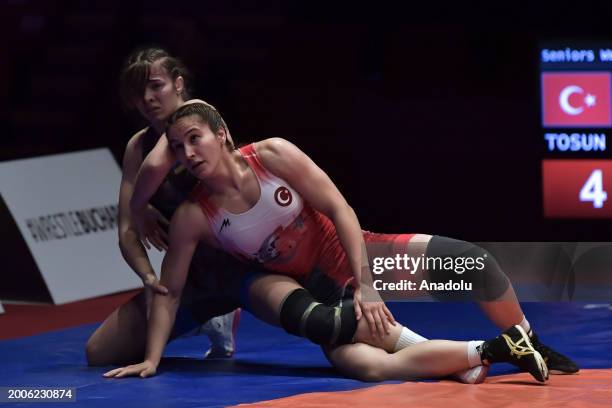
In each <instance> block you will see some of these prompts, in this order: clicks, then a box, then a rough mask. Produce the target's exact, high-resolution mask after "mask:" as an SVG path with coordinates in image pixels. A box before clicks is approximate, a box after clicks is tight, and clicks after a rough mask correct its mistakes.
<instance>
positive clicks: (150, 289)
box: [142, 273, 168, 319]
mask: <svg viewBox="0 0 612 408" xmlns="http://www.w3.org/2000/svg"><path fill="white" fill-rule="evenodd" d="M142 283H143V284H144V288H145V300H146V303H147V319H148V318H149V314H150V313H151V305H152V304H153V296H154V295H155V294H156V293H159V294H160V295H167V294H168V288H166V287H165V286H164V285H162V284H161V283H159V279H157V276H155V275H154V274H152V273H151V274H149V275H147V276H145V278H144V279H143V280H142Z"/></svg>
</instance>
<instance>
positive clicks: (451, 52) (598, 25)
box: [0, 0, 612, 241]
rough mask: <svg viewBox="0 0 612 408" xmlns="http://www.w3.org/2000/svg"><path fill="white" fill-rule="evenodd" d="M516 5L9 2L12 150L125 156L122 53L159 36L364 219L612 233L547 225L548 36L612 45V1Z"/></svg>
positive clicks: (2, 98) (585, 223) (463, 231)
mask: <svg viewBox="0 0 612 408" xmlns="http://www.w3.org/2000/svg"><path fill="white" fill-rule="evenodd" d="M503 3H504V4H503V5H494V4H493V5H492V4H488V3H480V2H461V4H446V3H444V2H435V1H434V2H427V4H419V3H415V4H412V3H407V2H406V3H405V5H404V6H403V7H399V6H397V5H396V4H394V3H387V2H370V3H367V5H359V4H357V3H339V2H331V1H330V2H322V1H309V2H285V1H277V2H258V1H251V2H247V1H233V2H228V1H216V2H210V1H199V2H177V1H175V2H170V1H165V2H161V1H134V2H128V1H126V2H120V1H117V0H107V1H58V0H49V1H43V0H29V1H28V0H4V1H2V3H1V4H2V6H1V7H2V10H1V11H2V17H3V18H2V26H1V27H0V34H1V36H2V38H3V41H2V42H3V44H2V46H0V50H1V52H2V55H1V56H2V58H1V60H0V111H1V112H2V118H1V119H2V123H3V126H2V149H1V156H0V160H10V159H18V158H25V157H31V156H35V155H43V154H54V153H63V152H68V151H76V150H82V149H89V148H96V147H106V146H107V147H109V148H110V149H111V150H112V151H113V153H114V155H115V157H116V158H117V160H118V161H119V162H120V160H121V158H122V155H123V149H124V146H125V144H126V142H127V140H128V139H129V137H130V136H131V135H132V134H133V133H134V132H135V131H136V130H138V129H139V128H140V127H141V126H140V125H141V124H140V123H138V121H137V120H135V118H133V117H131V116H129V115H128V114H126V113H125V112H123V111H122V109H121V106H120V103H119V97H118V86H117V85H118V74H119V71H120V68H121V65H122V62H123V60H124V58H125V57H126V56H127V55H128V53H129V52H130V51H131V50H132V49H134V48H135V47H137V46H142V45H160V46H162V47H165V48H167V49H168V50H169V51H170V53H171V54H174V55H176V56H179V57H180V58H182V59H183V60H184V61H185V63H186V64H187V66H188V67H189V68H190V69H191V70H192V72H193V73H194V77H195V78H194V79H195V88H196V92H195V96H198V97H202V98H204V99H206V100H208V101H209V102H211V103H212V104H214V105H215V106H216V107H217V108H218V109H219V110H220V111H221V113H222V114H223V115H224V117H225V119H226V121H227V123H228V125H229V127H230V129H231V130H232V134H233V136H234V137H235V138H236V139H237V141H238V142H249V141H255V140H259V139H263V138H268V137H275V136H279V137H284V138H286V139H289V140H291V141H292V142H294V143H296V144H297V145H298V146H300V147H301V148H302V149H303V150H304V151H305V152H306V153H308V154H309V155H310V156H311V157H312V158H313V159H314V160H315V161H316V162H317V163H318V164H319V165H320V166H321V167H322V168H323V169H324V170H326V171H327V172H328V173H329V174H330V176H331V177H332V179H333V180H334V181H335V182H336V183H337V184H338V186H339V187H340V189H341V191H342V192H343V193H344V195H345V196H346V197H347V199H348V201H349V203H350V204H351V205H352V206H353V207H354V208H355V209H356V211H357V213H358V215H359V217H360V221H361V223H362V227H363V228H365V229H370V230H373V231H384V232H424V233H433V234H441V235H447V236H453V237H459V238H463V239H467V240H472V241H496V240H497V241H543V240H551V241H580V240H586V241H589V240H603V241H608V240H609V236H608V235H609V234H608V231H610V227H611V223H610V221H608V220H590V221H589V220H547V219H544V218H543V215H542V209H541V207H542V205H541V186H540V179H541V175H540V173H541V170H540V166H541V159H542V158H543V157H544V155H545V152H544V141H543V132H542V131H541V129H540V99H539V87H540V84H539V65H538V64H539V63H538V59H539V54H538V46H539V44H540V43H541V42H542V41H549V40H555V41H556V40H559V39H561V40H562V39H574V38H576V39H582V40H590V39H593V40H594V41H595V40H596V41H598V43H603V44H606V40H608V39H612V19H611V18H610V17H611V16H612V13H611V10H612V6H610V5H607V4H606V2H591V3H585V2H582V3H580V5H578V4H576V3H575V2H571V3H570V2H567V3H566V2H512V3H509V2H503ZM417 4H418V5H417ZM568 45H571V44H569V43H568ZM609 45H612V41H610V42H609ZM567 157H568V158H571V157H572V156H571V155H568V156H567ZM85 182H87V181H86V180H84V183H85ZM117 187H118V186H117ZM75 189H76V190H78V187H75Z"/></svg>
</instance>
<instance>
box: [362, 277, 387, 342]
mask: <svg viewBox="0 0 612 408" xmlns="http://www.w3.org/2000/svg"><path fill="white" fill-rule="evenodd" d="M362 291H364V293H362ZM363 299H368V300H363ZM353 304H354V306H355V316H356V317H357V320H359V319H361V317H362V316H364V317H365V319H366V321H367V322H368V325H369V326H370V332H371V333H372V336H373V337H377V336H380V337H384V336H385V335H386V334H389V333H390V332H391V325H394V326H395V318H394V317H393V314H392V313H391V311H390V310H389V309H387V306H386V305H385V302H383V301H382V300H381V299H380V296H379V295H378V292H377V291H376V290H375V289H373V288H371V287H369V286H363V285H360V286H359V287H358V288H356V289H355V295H354V303H353Z"/></svg>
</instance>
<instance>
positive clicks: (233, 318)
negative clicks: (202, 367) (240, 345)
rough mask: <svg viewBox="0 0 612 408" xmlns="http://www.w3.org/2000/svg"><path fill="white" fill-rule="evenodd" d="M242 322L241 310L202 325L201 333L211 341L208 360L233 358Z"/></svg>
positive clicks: (207, 353) (205, 354)
mask: <svg viewBox="0 0 612 408" xmlns="http://www.w3.org/2000/svg"><path fill="white" fill-rule="evenodd" d="M239 322H240V309H236V310H234V311H233V312H230V313H228V314H225V315H223V316H217V317H213V318H212V319H210V320H209V321H207V322H206V323H204V324H203V325H202V329H201V333H202V334H206V335H207V336H208V338H209V339H210V348H209V349H208V350H207V351H206V353H204V358H206V359H217V358H232V357H233V356H234V352H235V351H236V331H237V330H238V323H239Z"/></svg>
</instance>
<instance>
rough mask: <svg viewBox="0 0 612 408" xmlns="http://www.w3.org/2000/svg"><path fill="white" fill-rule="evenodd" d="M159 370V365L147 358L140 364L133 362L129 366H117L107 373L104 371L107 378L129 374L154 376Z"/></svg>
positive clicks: (143, 376)
mask: <svg viewBox="0 0 612 408" xmlns="http://www.w3.org/2000/svg"><path fill="white" fill-rule="evenodd" d="M156 372H157V366H156V365H155V364H153V363H152V362H151V361H148V360H145V361H143V362H142V363H140V364H132V365H129V366H127V367H121V368H115V369H114V370H110V371H109V372H107V373H104V377H106V378H122V377H129V376H139V377H141V378H147V377H151V376H154V375H155V373H156Z"/></svg>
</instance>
